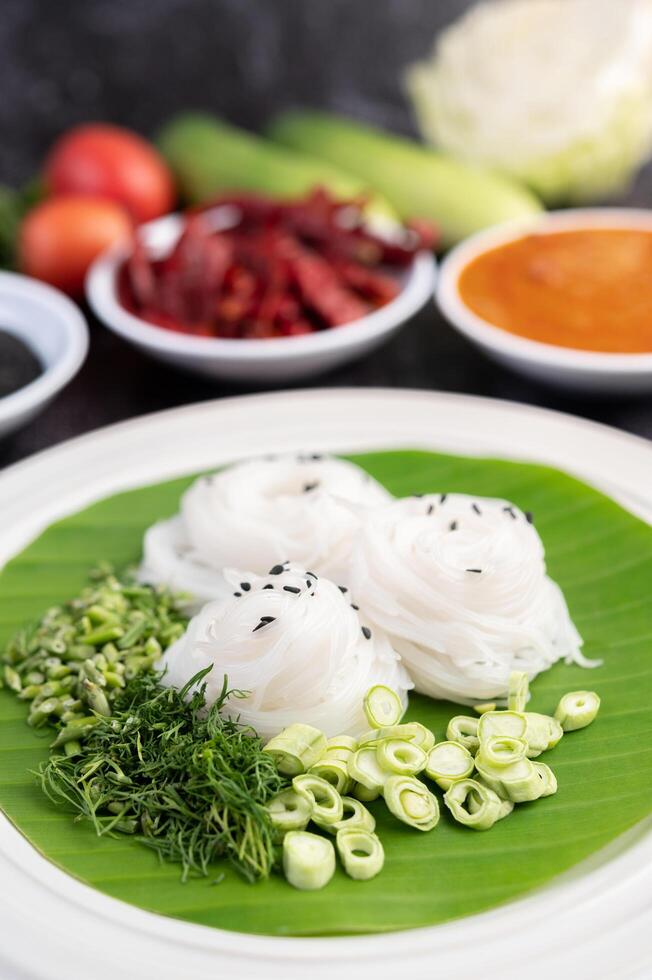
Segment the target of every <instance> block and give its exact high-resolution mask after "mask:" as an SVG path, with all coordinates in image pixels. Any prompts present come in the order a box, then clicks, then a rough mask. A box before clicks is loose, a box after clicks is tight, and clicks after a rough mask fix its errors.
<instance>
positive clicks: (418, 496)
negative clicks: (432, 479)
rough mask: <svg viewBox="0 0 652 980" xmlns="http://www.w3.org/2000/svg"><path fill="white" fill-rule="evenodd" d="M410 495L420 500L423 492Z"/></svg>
mask: <svg viewBox="0 0 652 980" xmlns="http://www.w3.org/2000/svg"><path fill="white" fill-rule="evenodd" d="M412 496H413V497H416V499H417V500H420V499H421V497H423V494H422V493H413V494H412Z"/></svg>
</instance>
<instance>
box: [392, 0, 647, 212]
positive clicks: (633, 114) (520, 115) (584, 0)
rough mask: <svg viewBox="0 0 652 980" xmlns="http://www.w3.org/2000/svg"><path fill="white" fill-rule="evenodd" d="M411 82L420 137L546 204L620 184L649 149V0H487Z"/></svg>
mask: <svg viewBox="0 0 652 980" xmlns="http://www.w3.org/2000/svg"><path fill="white" fill-rule="evenodd" d="M406 83H407V88H408V91H409V94H410V96H411V98H412V102H413V105H414V109H415V112H416V116H417V119H418V122H419V125H420V127H421V130H422V132H423V135H424V137H425V138H426V139H427V140H428V141H430V142H432V143H434V144H436V145H437V146H439V147H441V148H443V149H445V150H447V151H448V152H450V153H452V154H454V155H455V156H457V157H459V158H461V159H463V160H466V161H468V162H472V163H477V164H481V165H483V166H487V167H490V168H493V169H495V170H498V171H502V172H503V173H507V174H510V175H511V176H513V177H516V178H518V179H520V180H523V181H524V182H525V183H527V184H529V185H530V186H531V187H532V188H533V189H534V190H535V191H536V192H538V193H539V195H540V196H541V197H542V198H543V199H544V200H546V201H547V202H549V203H553V202H556V201H575V202H580V201H583V200H591V199H594V198H597V197H601V196H604V195H606V194H610V193H614V192H617V191H619V190H621V189H622V188H623V187H625V186H626V185H627V183H628V182H629V180H630V178H631V176H632V175H633V173H634V172H635V171H636V170H637V169H638V168H639V167H640V165H641V164H642V163H643V162H644V161H645V160H646V159H647V158H648V156H649V155H650V153H651V151H652V0H500V2H496V0H490V2H485V3H481V4H480V5H478V6H476V7H474V8H473V9H472V10H471V11H470V12H469V13H468V14H467V15H466V16H464V17H463V18H461V19H460V20H459V21H457V22H456V23H455V24H453V25H452V26H451V27H449V28H448V29H447V30H445V31H444V32H443V33H442V34H441V35H440V36H439V37H438V38H437V41H436V43H435V47H434V50H433V53H432V56H431V58H430V59H429V60H428V61H426V62H423V63H420V64H416V65H414V66H412V68H410V69H409V71H408V73H407V78H406Z"/></svg>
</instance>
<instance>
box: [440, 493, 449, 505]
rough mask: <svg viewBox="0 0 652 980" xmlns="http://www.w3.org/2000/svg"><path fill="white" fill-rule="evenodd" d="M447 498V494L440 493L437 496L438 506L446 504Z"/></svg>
mask: <svg viewBox="0 0 652 980" xmlns="http://www.w3.org/2000/svg"><path fill="white" fill-rule="evenodd" d="M447 496H448V494H447V493H440V494H439V503H440V504H445V503H446V497H447Z"/></svg>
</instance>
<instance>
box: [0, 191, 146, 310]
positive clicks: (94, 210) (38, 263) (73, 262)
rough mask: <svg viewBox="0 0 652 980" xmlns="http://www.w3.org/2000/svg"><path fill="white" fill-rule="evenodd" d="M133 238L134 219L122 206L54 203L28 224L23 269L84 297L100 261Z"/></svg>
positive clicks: (83, 200) (68, 199) (90, 200)
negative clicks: (89, 273) (92, 267)
mask: <svg viewBox="0 0 652 980" xmlns="http://www.w3.org/2000/svg"><path fill="white" fill-rule="evenodd" d="M131 235H132V223H131V219H130V217H129V215H128V214H127V212H126V211H125V209H124V208H122V207H120V205H119V204H114V203H113V202H112V201H105V200H103V199H101V198H97V197H86V196H84V195H81V194H67V195H63V196H61V197H53V198H50V199H49V200H47V201H44V202H43V203H42V204H39V205H37V207H35V208H34V209H33V210H32V211H30V212H29V214H28V215H27V216H26V217H25V219H24V220H23V223H22V225H21V227H20V232H19V235H18V264H19V267H20V269H21V271H22V272H26V273H27V275H29V276H34V277H35V278H36V279H42V280H43V281H44V282H49V283H50V284H51V285H52V286H58V287H59V289H63V290H64V292H66V293H70V294H71V295H72V296H80V295H81V293H82V291H83V286H84V276H85V275H86V270H87V269H88V267H89V265H90V264H91V262H92V261H93V259H94V258H95V256H96V255H99V253H100V252H102V251H103V250H104V249H105V248H108V246H109V245H113V244H114V243H115V242H119V241H122V240H125V239H127V240H128V239H129V238H130V237H131Z"/></svg>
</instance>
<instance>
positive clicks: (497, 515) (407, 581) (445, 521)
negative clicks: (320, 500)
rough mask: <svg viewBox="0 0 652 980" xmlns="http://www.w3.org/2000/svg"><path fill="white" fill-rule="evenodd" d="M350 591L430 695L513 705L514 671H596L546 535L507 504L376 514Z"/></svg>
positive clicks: (434, 500) (421, 503) (429, 502)
mask: <svg viewBox="0 0 652 980" xmlns="http://www.w3.org/2000/svg"><path fill="white" fill-rule="evenodd" d="M352 587H353V589H354V591H355V594H356V597H357V598H356V601H357V602H358V603H359V604H360V607H361V610H362V614H363V615H364V616H365V617H366V618H367V620H368V621H369V622H370V623H372V624H373V625H374V626H375V628H380V629H382V630H384V631H386V632H387V634H388V636H389V637H390V640H391V642H392V644H393V646H394V647H395V649H396V650H398V652H399V653H400V654H401V657H402V659H403V661H404V663H405V665H406V667H407V668H408V670H409V672H410V675H411V677H412V678H413V680H414V682H415V687H416V690H417V691H420V692H422V693H424V694H427V695H429V696H431V697H435V698H450V699H451V700H453V701H458V702H461V703H464V704H472V703H474V702H476V701H482V700H487V699H495V698H501V697H504V696H505V694H506V692H507V685H508V678H509V674H510V672H511V671H513V670H523V671H525V672H526V673H527V674H528V675H529V677H530V678H531V679H532V678H533V677H535V676H536V675H537V674H539V673H540V672H541V671H543V670H546V669H547V668H548V667H550V666H551V665H552V664H553V663H555V662H556V661H557V660H560V659H562V658H564V659H565V660H566V661H567V662H575V663H579V664H583V665H585V666H592V664H591V662H589V661H587V660H586V659H585V658H584V657H582V654H581V652H580V647H581V644H582V640H581V637H580V636H579V634H578V632H577V630H576V629H575V627H574V625H573V623H572V622H571V619H570V615H569V612H568V608H567V606H566V602H565V600H564V597H563V595H562V592H561V590H560V589H559V587H558V586H557V585H556V584H555V583H554V582H553V581H552V580H551V579H550V578H549V577H548V576H547V574H546V565H545V560H544V549H543V544H542V542H541V539H540V537H539V535H538V533H537V531H536V530H535V528H534V526H533V525H532V523H531V522H530V518H529V516H526V515H525V514H524V513H523V512H522V511H520V510H519V509H518V508H517V507H515V506H513V505H511V504H509V503H508V502H507V501H504V500H496V499H482V498H473V497H469V496H466V495H464V494H448V495H446V494H436V495H434V494H433V495H428V496H423V497H408V498H405V499H403V500H397V501H395V502H393V503H390V504H388V505H387V506H386V507H383V508H380V509H378V510H376V511H374V513H373V514H370V515H369V517H368V519H367V521H366V522H365V526H364V528H363V529H362V530H361V532H360V535H359V538H358V542H357V547H356V552H355V560H354V569H353V574H352Z"/></svg>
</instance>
